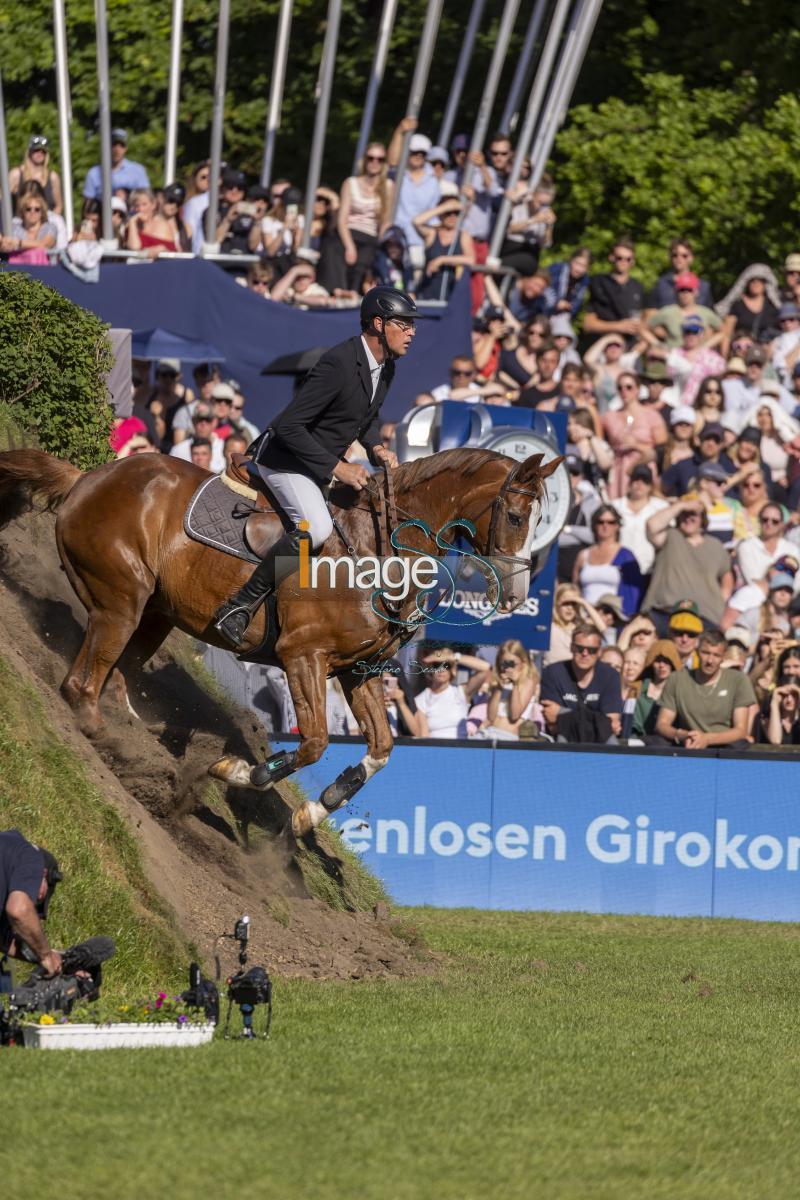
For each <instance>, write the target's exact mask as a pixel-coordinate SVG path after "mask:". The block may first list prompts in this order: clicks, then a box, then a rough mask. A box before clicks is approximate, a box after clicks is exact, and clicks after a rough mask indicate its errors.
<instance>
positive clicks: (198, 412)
mask: <svg viewBox="0 0 800 1200" xmlns="http://www.w3.org/2000/svg"><path fill="white" fill-rule="evenodd" d="M204 417H205V418H206V420H208V421H213V420H214V414H213V412H212V411H211V409H210V408H208V406H207V405H205V404H198V405H196V406H195V410H194V412H193V413H192V420H193V421H201V420H202V419H203V418H204Z"/></svg>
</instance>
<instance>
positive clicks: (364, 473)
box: [333, 462, 369, 492]
mask: <svg viewBox="0 0 800 1200" xmlns="http://www.w3.org/2000/svg"><path fill="white" fill-rule="evenodd" d="M333 477H334V479H338V480H339V482H340V483H346V484H348V486H349V487H351V488H355V490H356V491H357V492H360V491H361V489H362V488H364V487H366V486H367V482H368V480H369V471H368V470H367V469H366V467H362V466H361V465H360V463H348V462H340V463H337V465H336V466H335V467H334V468H333Z"/></svg>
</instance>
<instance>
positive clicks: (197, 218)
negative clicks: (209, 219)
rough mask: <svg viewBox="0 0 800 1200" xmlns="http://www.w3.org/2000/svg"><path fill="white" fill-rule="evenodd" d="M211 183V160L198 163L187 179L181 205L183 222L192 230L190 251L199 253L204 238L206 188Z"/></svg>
mask: <svg viewBox="0 0 800 1200" xmlns="http://www.w3.org/2000/svg"><path fill="white" fill-rule="evenodd" d="M210 185H211V162H210V160H209V159H205V160H204V161H203V162H201V163H198V164H197V166H196V167H195V169H194V170H193V171H192V174H191V177H190V179H189V189H188V191H189V197H188V199H187V201H186V203H185V204H184V206H183V210H182V216H183V220H184V223H185V224H186V225H188V227H189V228H190V229H191V231H192V251H193V252H194V253H195V254H199V253H200V251H201V249H202V247H203V242H204V240H205V230H204V222H205V214H206V209H207V208H208V189H209V187H210Z"/></svg>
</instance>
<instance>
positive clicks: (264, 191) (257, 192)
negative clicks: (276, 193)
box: [247, 183, 272, 201]
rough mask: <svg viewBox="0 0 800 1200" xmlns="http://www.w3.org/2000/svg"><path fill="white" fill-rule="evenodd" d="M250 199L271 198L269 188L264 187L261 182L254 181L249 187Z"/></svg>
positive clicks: (248, 195) (248, 197) (248, 194)
mask: <svg viewBox="0 0 800 1200" xmlns="http://www.w3.org/2000/svg"><path fill="white" fill-rule="evenodd" d="M247 199H248V200H267V201H269V200H271V199H272V197H271V196H270V194H269V188H265V187H262V186H261V184H260V183H254V184H253V185H252V186H251V187H249V188H248V189H247Z"/></svg>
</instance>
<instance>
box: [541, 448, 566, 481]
mask: <svg viewBox="0 0 800 1200" xmlns="http://www.w3.org/2000/svg"><path fill="white" fill-rule="evenodd" d="M563 461H564V455H563V454H559V456H558V458H551V459H550V462H549V463H547V464H546V465H545V466H543V467H542V468H541V469H540V471H539V474H540V475H541V477H542V479H548V478H549V477H550V476H551V475H552V474H553V472H554V471H557V470H558V468H559V467H560V466H561V464H562V462H563Z"/></svg>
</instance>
